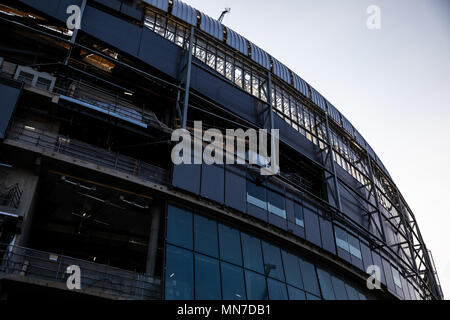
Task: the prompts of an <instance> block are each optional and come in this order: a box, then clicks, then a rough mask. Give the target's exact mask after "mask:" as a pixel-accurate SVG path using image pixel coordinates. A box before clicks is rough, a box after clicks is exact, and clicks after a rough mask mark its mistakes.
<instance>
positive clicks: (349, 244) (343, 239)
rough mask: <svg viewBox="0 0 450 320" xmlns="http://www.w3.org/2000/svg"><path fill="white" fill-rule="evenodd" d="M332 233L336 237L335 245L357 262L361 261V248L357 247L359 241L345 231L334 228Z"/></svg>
mask: <svg viewBox="0 0 450 320" xmlns="http://www.w3.org/2000/svg"><path fill="white" fill-rule="evenodd" d="M334 233H335V236H336V245H337V246H338V247H339V248H341V249H343V250H345V251H347V252H348V253H350V254H351V255H352V256H354V257H355V258H358V259H359V260H362V256H361V248H360V246H359V240H358V239H357V238H355V237H354V236H352V235H351V234H348V233H347V231H345V230H343V229H341V228H339V227H335V228H334Z"/></svg>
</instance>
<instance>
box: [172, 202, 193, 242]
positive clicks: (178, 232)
mask: <svg viewBox="0 0 450 320" xmlns="http://www.w3.org/2000/svg"><path fill="white" fill-rule="evenodd" d="M167 215H168V217H167V242H169V243H171V244H175V245H178V246H180V247H183V248H187V249H192V213H190V212H187V211H186V210H183V209H180V208H177V207H173V206H169V207H168V212H167Z"/></svg>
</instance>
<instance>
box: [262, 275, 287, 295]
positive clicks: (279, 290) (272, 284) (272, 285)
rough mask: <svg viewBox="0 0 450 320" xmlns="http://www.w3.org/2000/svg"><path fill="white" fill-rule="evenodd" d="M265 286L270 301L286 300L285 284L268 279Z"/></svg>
mask: <svg viewBox="0 0 450 320" xmlns="http://www.w3.org/2000/svg"><path fill="white" fill-rule="evenodd" d="M267 286H268V287H269V298H270V300H287V299H288V295H287V291H286V284H285V283H283V282H280V281H277V280H273V279H270V278H268V279H267Z"/></svg>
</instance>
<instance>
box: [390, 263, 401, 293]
mask: <svg viewBox="0 0 450 320" xmlns="http://www.w3.org/2000/svg"><path fill="white" fill-rule="evenodd" d="M391 269H392V275H393V277H394V283H395V285H396V286H397V287H399V288H401V287H402V281H401V280H400V273H399V272H398V270H397V269H395V268H394V267H392V266H391Z"/></svg>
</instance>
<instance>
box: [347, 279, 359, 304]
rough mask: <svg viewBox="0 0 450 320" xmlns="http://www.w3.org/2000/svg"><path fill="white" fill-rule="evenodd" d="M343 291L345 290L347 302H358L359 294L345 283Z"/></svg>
mask: <svg viewBox="0 0 450 320" xmlns="http://www.w3.org/2000/svg"><path fill="white" fill-rule="evenodd" d="M345 289H346V290H347V294H348V298H349V300H359V294H358V291H357V290H356V289H355V288H353V287H352V286H351V285H349V284H348V283H346V284H345Z"/></svg>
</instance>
